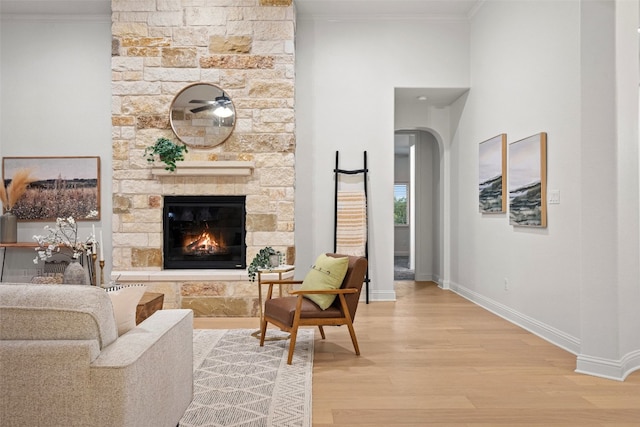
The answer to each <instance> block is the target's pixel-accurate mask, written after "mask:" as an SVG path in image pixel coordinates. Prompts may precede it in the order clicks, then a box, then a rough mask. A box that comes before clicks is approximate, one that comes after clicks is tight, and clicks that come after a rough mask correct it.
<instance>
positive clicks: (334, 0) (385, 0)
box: [294, 0, 484, 20]
mask: <svg viewBox="0 0 640 427" xmlns="http://www.w3.org/2000/svg"><path fill="white" fill-rule="evenodd" d="M483 1H484V0H294V3H295V4H296V10H297V12H298V17H299V18H309V17H311V18H327V19H332V20H340V19H358V18H368V19H371V18H378V19H389V18H401V17H403V18H412V19H416V18H431V19H468V18H469V17H470V16H471V15H472V14H473V13H474V12H475V10H476V9H477V7H479V5H480V4H481V3H482V2H483Z"/></svg>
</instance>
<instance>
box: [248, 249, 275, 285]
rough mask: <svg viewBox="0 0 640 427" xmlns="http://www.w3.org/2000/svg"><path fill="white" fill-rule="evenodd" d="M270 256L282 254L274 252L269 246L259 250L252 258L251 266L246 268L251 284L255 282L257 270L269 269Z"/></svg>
mask: <svg viewBox="0 0 640 427" xmlns="http://www.w3.org/2000/svg"><path fill="white" fill-rule="evenodd" d="M271 255H278V256H282V253H280V252H278V251H276V250H275V249H273V248H272V247H271V246H267V247H265V248H262V249H260V251H258V253H257V254H256V256H255V257H254V258H253V261H251V264H249V267H248V268H247V274H248V275H249V280H251V281H252V282H255V281H256V275H257V274H258V269H260V268H268V267H271V263H270V261H269V257H270V256H271Z"/></svg>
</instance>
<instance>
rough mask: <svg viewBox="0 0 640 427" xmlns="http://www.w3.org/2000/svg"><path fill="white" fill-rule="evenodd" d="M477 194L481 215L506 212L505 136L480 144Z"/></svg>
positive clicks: (501, 135)
mask: <svg viewBox="0 0 640 427" xmlns="http://www.w3.org/2000/svg"><path fill="white" fill-rule="evenodd" d="M478 166H479V170H478V177H479V180H478V182H479V184H478V193H479V208H480V212H481V213H488V214H491V213H504V212H506V211H507V182H506V177H507V135H506V134H504V133H503V134H500V135H498V136H494V137H493V138H491V139H488V140H486V141H483V142H481V143H480V151H479V153H478Z"/></svg>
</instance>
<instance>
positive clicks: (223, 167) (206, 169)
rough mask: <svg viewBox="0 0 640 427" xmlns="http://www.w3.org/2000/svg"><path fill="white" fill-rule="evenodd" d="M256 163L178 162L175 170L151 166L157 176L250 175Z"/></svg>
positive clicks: (220, 161) (221, 161) (226, 161)
mask: <svg viewBox="0 0 640 427" xmlns="http://www.w3.org/2000/svg"><path fill="white" fill-rule="evenodd" d="M253 168H254V163H253V162H243V161H228V160H219V161H211V162H207V161H204V162H195V161H184V162H178V163H177V167H176V170H175V171H168V170H166V169H165V168H164V167H154V168H151V173H152V174H153V175H155V176H249V175H251V174H252V173H253Z"/></svg>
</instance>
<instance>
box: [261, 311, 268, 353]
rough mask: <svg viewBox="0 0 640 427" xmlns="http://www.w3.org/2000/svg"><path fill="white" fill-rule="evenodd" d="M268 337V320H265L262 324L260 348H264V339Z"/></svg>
mask: <svg viewBox="0 0 640 427" xmlns="http://www.w3.org/2000/svg"><path fill="white" fill-rule="evenodd" d="M266 335H267V320H266V319H265V318H263V319H262V322H260V347H264V337H265V336H266Z"/></svg>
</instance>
